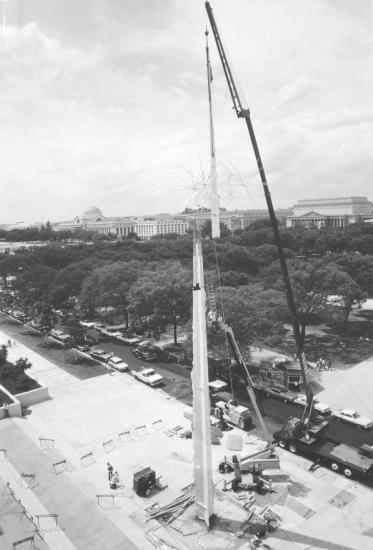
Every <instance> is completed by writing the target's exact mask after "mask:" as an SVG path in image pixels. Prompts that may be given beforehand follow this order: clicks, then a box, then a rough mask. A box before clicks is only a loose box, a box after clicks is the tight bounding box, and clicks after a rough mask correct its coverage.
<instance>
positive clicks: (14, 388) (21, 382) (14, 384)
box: [0, 372, 40, 401]
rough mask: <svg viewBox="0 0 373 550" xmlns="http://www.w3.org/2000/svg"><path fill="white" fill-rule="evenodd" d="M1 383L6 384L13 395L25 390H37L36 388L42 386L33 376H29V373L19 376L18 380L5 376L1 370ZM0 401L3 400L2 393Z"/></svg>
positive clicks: (5, 386)
mask: <svg viewBox="0 0 373 550" xmlns="http://www.w3.org/2000/svg"><path fill="white" fill-rule="evenodd" d="M0 385H1V386H4V388H6V389H7V390H8V392H9V393H11V394H12V395H15V394H16V393H23V392H25V391H30V390H35V389H36V388H40V385H39V384H38V383H37V382H36V380H34V379H33V378H29V377H28V376H27V374H26V373H25V374H23V376H21V377H19V378H17V380H16V381H14V380H13V379H12V378H10V377H8V378H3V377H2V376H1V372H0ZM0 401H1V395H0Z"/></svg>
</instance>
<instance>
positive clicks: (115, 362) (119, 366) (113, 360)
mask: <svg viewBox="0 0 373 550" xmlns="http://www.w3.org/2000/svg"><path fill="white" fill-rule="evenodd" d="M109 367H112V368H113V369H115V370H119V371H120V372H125V371H127V370H128V365H127V363H125V361H123V359H121V358H120V357H116V356H115V355H114V356H113V357H110V359H109Z"/></svg>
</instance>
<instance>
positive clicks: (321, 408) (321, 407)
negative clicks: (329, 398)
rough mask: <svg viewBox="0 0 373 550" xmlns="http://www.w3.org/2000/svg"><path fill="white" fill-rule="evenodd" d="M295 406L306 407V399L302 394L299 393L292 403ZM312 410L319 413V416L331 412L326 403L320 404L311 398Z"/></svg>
mask: <svg viewBox="0 0 373 550" xmlns="http://www.w3.org/2000/svg"><path fill="white" fill-rule="evenodd" d="M293 402H294V403H296V404H297V405H302V406H303V407H304V406H305V405H306V402H307V398H306V396H305V395H304V394H303V393H300V394H299V395H298V397H296V398H295V399H294V401H293ZM313 408H314V410H315V411H317V412H319V413H321V414H329V413H330V411H331V408H330V407H329V405H327V404H326V403H322V402H321V401H319V400H318V399H317V398H315V397H314V398H313Z"/></svg>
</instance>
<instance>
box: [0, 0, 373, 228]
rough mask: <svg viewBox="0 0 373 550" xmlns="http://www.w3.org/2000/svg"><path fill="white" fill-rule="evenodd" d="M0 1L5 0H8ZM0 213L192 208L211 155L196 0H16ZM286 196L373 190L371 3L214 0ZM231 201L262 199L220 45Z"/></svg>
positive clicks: (218, 121)
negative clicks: (92, 207)
mask: <svg viewBox="0 0 373 550" xmlns="http://www.w3.org/2000/svg"><path fill="white" fill-rule="evenodd" d="M1 3H2V4H3V3H4V2H1ZM6 3H7V8H6V10H7V12H6V25H5V30H4V29H3V32H2V33H1V37H0V151H1V153H0V158H1V164H0V181H1V190H2V193H1V200H0V223H7V222H14V221H18V220H24V221H35V220H41V221H46V220H51V221H57V220H68V219H72V218H73V217H74V216H75V215H77V214H81V213H82V212H83V211H84V210H85V209H86V208H87V207H88V206H90V205H91V204H95V205H97V206H98V207H100V208H101V210H102V211H103V213H104V214H105V215H107V216H120V215H123V216H128V215H138V214H145V213H157V212H178V211H179V212H180V211H181V210H183V209H184V208H185V207H186V206H188V205H190V204H192V203H191V199H192V194H193V191H192V187H193V185H194V183H195V181H197V182H198V180H199V178H200V172H201V166H202V167H204V168H206V167H207V165H208V155H209V134H208V106H207V93H206V78H205V76H206V73H205V49H204V42H205V36H204V30H205V25H206V24H207V18H206V15H205V9H204V2H202V1H200V0H23V1H21V0H8V1H7V2H6ZM211 5H212V7H213V10H214V14H215V17H216V20H217V24H218V26H219V30H220V33H221V35H222V38H223V41H224V44H225V46H226V48H227V51H228V53H229V57H230V59H231V60H232V62H233V64H234V69H235V73H236V74H237V76H238V78H239V81H240V85H241V88H242V90H243V92H244V94H245V96H246V99H247V103H248V105H249V107H250V109H251V113H252V120H253V124H254V128H255V131H256V134H257V139H258V142H259V147H260V149H261V152H262V156H263V162H264V166H265V169H266V171H267V178H268V182H269V186H270V190H271V193H272V197H273V200H274V203H275V207H286V206H290V205H292V204H294V203H295V202H296V201H297V200H298V199H300V198H313V197H333V196H349V195H363V196H368V197H369V198H370V199H371V200H372V199H373V192H372V182H373V177H372V175H373V171H372V151H373V137H372V136H373V108H372V101H373V100H372V98H373V86H372V15H371V12H370V9H371V2H370V0H302V1H300V0H211ZM210 50H211V58H212V65H213V75H214V81H213V87H214V92H213V93H214V113H215V126H216V147H217V157H218V159H219V165H220V174H221V175H220V177H221V179H222V187H223V189H222V195H223V199H222V202H223V206H228V207H230V208H262V207H264V200H263V198H262V191H261V188H260V183H259V181H260V180H259V178H258V177H257V175H256V170H255V168H256V164H255V160H254V157H253V154H252V151H251V147H250V144H249V138H248V134H247V130H246V126H245V124H244V122H243V121H242V120H238V119H237V118H235V115H234V112H233V111H232V104H231V100H230V97H229V93H228V89H227V85H226V82H225V80H224V76H223V74H222V71H221V68H220V61H219V59H218V57H217V53H216V47H215V44H214V42H213V38H212V35H210Z"/></svg>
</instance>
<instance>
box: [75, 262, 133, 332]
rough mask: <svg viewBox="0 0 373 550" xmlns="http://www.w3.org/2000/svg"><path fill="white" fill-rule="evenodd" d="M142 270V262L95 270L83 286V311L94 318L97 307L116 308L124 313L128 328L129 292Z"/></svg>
mask: <svg viewBox="0 0 373 550" xmlns="http://www.w3.org/2000/svg"><path fill="white" fill-rule="evenodd" d="M141 268H142V264H141V263H140V262H138V261H132V262H113V263H109V264H106V265H103V266H100V267H98V268H96V269H94V270H93V272H92V273H91V275H90V276H89V277H87V278H86V279H85V280H84V283H83V286H82V292H81V303H82V307H83V309H85V310H86V311H87V313H88V314H89V316H90V317H93V316H94V311H95V309H96V308H97V307H115V308H117V309H119V310H120V311H122V312H123V314H124V317H125V322H126V325H127V327H128V306H129V292H130V289H131V285H132V284H133V283H134V282H135V281H136V279H137V278H138V277H139V274H140V270H141Z"/></svg>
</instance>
